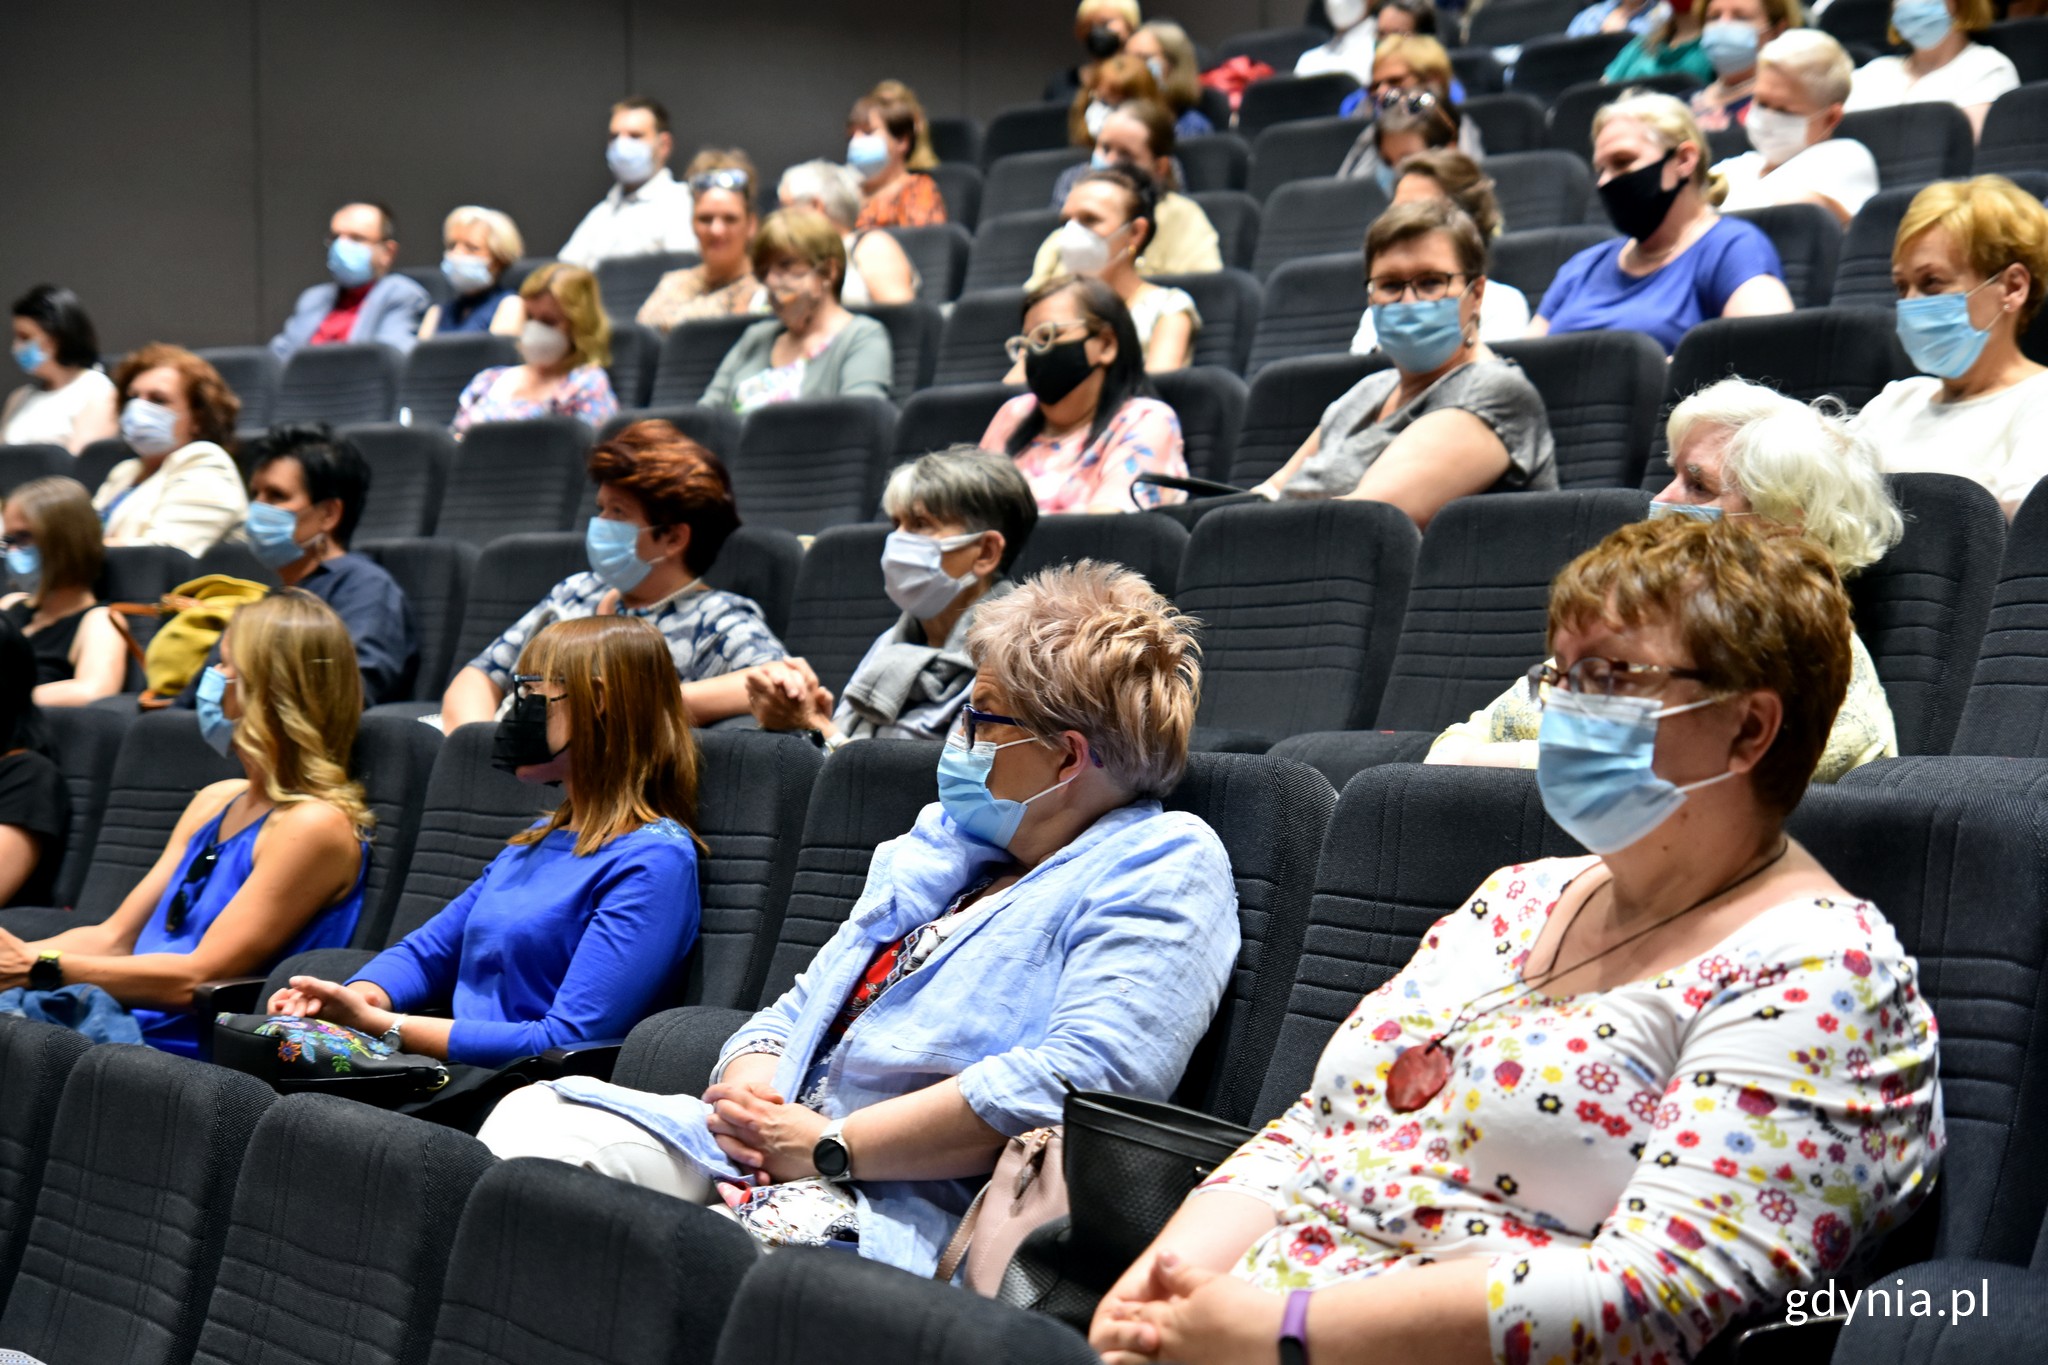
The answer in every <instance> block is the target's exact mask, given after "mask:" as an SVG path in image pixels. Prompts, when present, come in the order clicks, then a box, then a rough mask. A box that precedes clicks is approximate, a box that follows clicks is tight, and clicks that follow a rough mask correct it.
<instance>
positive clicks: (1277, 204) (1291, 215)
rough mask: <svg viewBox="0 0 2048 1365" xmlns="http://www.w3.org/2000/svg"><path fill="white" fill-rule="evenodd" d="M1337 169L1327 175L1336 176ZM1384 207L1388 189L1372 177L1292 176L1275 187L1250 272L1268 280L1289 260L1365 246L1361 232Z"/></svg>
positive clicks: (1370, 224)
mask: <svg viewBox="0 0 2048 1365" xmlns="http://www.w3.org/2000/svg"><path fill="white" fill-rule="evenodd" d="M1335 171H1336V167H1334V166H1333V167H1331V168H1330V171H1329V172H1327V173H1326V174H1328V175H1331V176H1334V173H1335ZM1386 207H1387V195H1386V192H1385V191H1383V190H1382V189H1380V187H1379V186H1378V185H1377V184H1375V183H1373V180H1372V178H1371V177H1370V176H1366V177H1363V178H1359V179H1351V180H1338V179H1334V178H1329V179H1318V180H1295V181H1290V182H1289V183H1288V184H1285V185H1282V186H1280V187H1279V188H1278V189H1276V190H1274V191H1273V193H1272V195H1271V197H1269V198H1268V199H1267V200H1266V208H1265V212H1264V214H1263V216H1262V217H1261V219H1260V224H1259V249H1258V252H1257V253H1256V254H1255V255H1254V256H1253V257H1252V274H1254V275H1257V276H1258V277H1259V278H1260V279H1262V280H1269V279H1271V278H1272V277H1273V272H1274V271H1275V270H1278V269H1279V268H1280V267H1281V266H1282V265H1284V264H1285V263H1286V262H1288V261H1298V260H1300V259H1301V258H1302V257H1304V256H1323V255H1328V254H1330V253H1332V252H1339V251H1348V252H1351V253H1353V254H1354V255H1356V254H1358V253H1360V252H1361V251H1362V250H1363V248H1364V246H1365V230H1366V229H1367V228H1369V227H1371V226H1372V220H1373V219H1375V218H1377V217H1379V216H1380V214H1381V213H1382V212H1384V211H1385V209H1386Z"/></svg>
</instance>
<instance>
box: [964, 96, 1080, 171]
mask: <svg viewBox="0 0 2048 1365" xmlns="http://www.w3.org/2000/svg"><path fill="white" fill-rule="evenodd" d="M1066 145H1067V106H1066V105H1064V104H1024V105H1018V106H1016V107H1014V108H1010V109H1005V110H1003V111H1002V112H1001V113H999V114H997V115H996V116H995V117H994V118H992V119H990V120H989V121H988V127H987V129H986V130H984V131H983V133H982V135H981V167H982V169H983V170H984V171H987V170H990V169H992V168H993V167H994V166H995V164H996V162H998V161H1000V160H1002V159H1003V158H1004V157H1006V156H1010V155H1013V154H1015V153H1017V152H1044V151H1050V150H1052V149H1053V148H1055V147H1065V146H1066Z"/></svg>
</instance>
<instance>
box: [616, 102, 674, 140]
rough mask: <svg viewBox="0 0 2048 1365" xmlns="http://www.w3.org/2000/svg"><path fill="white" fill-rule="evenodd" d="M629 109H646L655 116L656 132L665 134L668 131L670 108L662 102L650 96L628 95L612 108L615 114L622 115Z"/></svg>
mask: <svg viewBox="0 0 2048 1365" xmlns="http://www.w3.org/2000/svg"><path fill="white" fill-rule="evenodd" d="M628 109H645V110H646V111H647V112H648V113H650V114H652V115H654V131H655V132H657V133H665V132H667V131H668V106H667V105H665V104H663V103H662V102H661V101H660V100H658V99H655V98H653V97H652V96H648V95H628V96H626V98H624V99H622V100H620V101H619V102H618V103H617V104H614V105H613V106H612V112H613V113H614V114H622V113H624V112H625V111H626V110H628Z"/></svg>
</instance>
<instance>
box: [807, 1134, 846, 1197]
mask: <svg viewBox="0 0 2048 1365" xmlns="http://www.w3.org/2000/svg"><path fill="white" fill-rule="evenodd" d="M845 1129H846V1120H845V1119H834V1120H832V1122H830V1123H828V1124H826V1125H825V1131H824V1132H822V1133H820V1134H818V1142H817V1145H816V1146H814V1147H812V1148H811V1164H812V1165H813V1166H816V1167H817V1168H818V1174H819V1175H822V1176H824V1177H825V1179H827V1180H829V1181H831V1182H833V1183H834V1184H835V1185H843V1184H845V1183H846V1182H847V1181H849V1180H851V1179H853V1153H852V1152H849V1151H848V1150H846V1137H845Z"/></svg>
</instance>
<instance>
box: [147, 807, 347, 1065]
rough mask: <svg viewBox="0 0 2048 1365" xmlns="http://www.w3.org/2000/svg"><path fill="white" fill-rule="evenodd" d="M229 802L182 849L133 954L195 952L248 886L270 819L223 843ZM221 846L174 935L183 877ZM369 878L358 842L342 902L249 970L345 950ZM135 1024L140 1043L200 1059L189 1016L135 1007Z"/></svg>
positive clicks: (193, 1022) (195, 1026) (196, 1035)
mask: <svg viewBox="0 0 2048 1365" xmlns="http://www.w3.org/2000/svg"><path fill="white" fill-rule="evenodd" d="M234 804H235V803H234V802H233V801H230V802H228V804H227V805H225V806H223V807H221V811H220V814H218V815H216V816H214V817H213V819H211V820H209V821H208V822H207V823H206V826H205V827H204V828H203V829H201V830H200V831H199V832H198V833H197V834H195V835H193V836H192V842H191V843H189V844H187V845H186V846H185V856H184V857H182V858H180V859H179V860H178V868H177V871H175V872H173V873H172V874H171V882H170V885H169V886H167V887H165V888H164V895H163V899H162V900H160V901H158V902H157V906H156V909H155V911H153V912H152V913H151V914H150V917H149V921H148V923H146V924H144V925H143V926H142V933H141V934H140V935H138V936H137V937H136V940H135V952H136V953H137V954H141V953H189V952H191V951H192V950H193V949H194V948H196V947H198V946H199V940H200V939H202V938H205V937H206V931H207V930H208V929H210V928H212V927H213V922H214V921H215V920H217V919H219V918H220V912H221V911H222V910H224V909H226V908H227V904H228V902H229V901H231V900H233V899H234V898H235V893H236V892H238V891H240V890H241V889H242V883H243V882H245V881H247V880H249V867H250V864H251V863H252V862H253V861H254V859H255V854H256V835H257V832H258V831H259V830H261V829H262V828H263V825H264V822H265V821H267V820H269V819H270V812H268V811H265V812H264V813H263V815H262V817H261V818H259V819H257V820H255V821H254V822H252V823H251V824H250V825H249V827H248V828H247V829H244V830H242V831H241V832H240V833H238V834H235V835H233V836H231V837H230V838H227V839H225V840H222V839H221V838H220V826H221V821H223V820H225V819H226V818H227V814H228V811H229V810H230V809H232V808H233V806H234ZM217 840H218V841H219V843H220V857H219V859H218V860H217V861H216V862H215V863H214V865H213V871H211V872H209V873H206V874H204V880H202V881H201V882H200V883H199V884H198V885H197V886H196V887H194V888H193V891H192V894H191V897H190V899H189V902H188V905H187V909H186V913H185V922H184V923H183V924H182V925H180V926H179V927H178V932H177V933H175V934H173V933H172V932H171V931H170V928H169V918H170V912H171V902H172V901H173V900H175V899H177V896H178V889H179V888H180V887H181V886H183V885H184V884H185V873H186V872H187V871H188V870H190V868H191V866H192V863H193V860H195V859H196V858H198V857H199V856H200V855H202V854H203V853H205V852H206V850H207V849H209V848H212V847H213V846H214V844H215V842H216V841H217ZM369 872H370V841H369V840H367V839H365V840H363V846H362V858H361V861H360V862H359V864H358V865H357V868H356V881H355V885H354V886H352V887H350V888H349V892H348V894H347V895H346V896H344V897H342V898H341V899H340V900H339V901H336V902H335V903H334V904H333V905H331V906H329V907H328V908H327V909H325V910H322V911H321V912H320V913H319V914H317V915H315V916H313V919H312V922H311V923H309V924H307V925H306V927H305V928H304V929H301V930H300V931H299V935H298V937H297V938H294V939H293V940H292V941H291V942H290V943H287V944H286V945H285V946H284V948H283V949H282V950H281V951H280V952H279V953H278V954H277V956H276V957H274V958H272V959H270V960H269V961H267V962H259V963H257V964H256V965H255V966H254V967H252V968H251V969H250V971H251V974H252V975H253V974H254V973H256V972H268V971H269V970H270V969H271V968H272V967H275V966H276V965H277V964H278V963H280V962H282V961H284V960H285V959H286V958H288V957H290V956H291V955H292V954H294V953H303V952H307V951H309V950H311V949H314V948H346V947H347V946H348V941H349V939H350V938H351V937H352V936H353V935H354V934H355V931H356V918H357V917H358V916H359V915H361V914H362V910H363V883H364V880H365V879H366V878H367V877H368V876H369ZM129 1013H130V1014H132V1015H134V1016H135V1022H136V1023H138V1024H140V1025H141V1026H142V1040H143V1041H144V1042H145V1043H148V1044H149V1045H150V1046H151V1047H157V1048H162V1049H163V1050H164V1051H165V1052H177V1053H182V1054H183V1055H185V1056H187V1057H196V1056H198V1055H199V1021H198V1020H197V1019H196V1018H194V1017H193V1016H192V1015H190V1014H186V1013H183V1012H179V1011H170V1010H153V1009H145V1008H142V1007H140V1006H138V1007H136V1008H135V1009H132V1010H130V1011H129Z"/></svg>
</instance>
